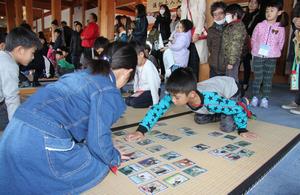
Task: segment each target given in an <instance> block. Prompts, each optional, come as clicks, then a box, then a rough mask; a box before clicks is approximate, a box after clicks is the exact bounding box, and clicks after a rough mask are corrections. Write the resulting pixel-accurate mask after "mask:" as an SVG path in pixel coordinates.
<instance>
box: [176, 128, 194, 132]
mask: <svg viewBox="0 0 300 195" xmlns="http://www.w3.org/2000/svg"><path fill="white" fill-rule="evenodd" d="M191 130H192V129H191V128H189V127H180V128H178V131H181V132H186V131H191Z"/></svg>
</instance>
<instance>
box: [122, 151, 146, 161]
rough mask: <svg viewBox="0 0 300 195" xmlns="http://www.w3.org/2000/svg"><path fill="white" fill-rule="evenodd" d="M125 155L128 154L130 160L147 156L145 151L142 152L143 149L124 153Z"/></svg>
mask: <svg viewBox="0 0 300 195" xmlns="http://www.w3.org/2000/svg"><path fill="white" fill-rule="evenodd" d="M124 155H125V156H128V157H129V158H130V159H129V160H134V159H137V158H141V157H143V156H146V154H145V153H143V152H141V151H133V152H131V153H128V154H124ZM129 160H122V162H127V161H129Z"/></svg>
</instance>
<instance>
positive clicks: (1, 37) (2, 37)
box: [0, 32, 7, 43]
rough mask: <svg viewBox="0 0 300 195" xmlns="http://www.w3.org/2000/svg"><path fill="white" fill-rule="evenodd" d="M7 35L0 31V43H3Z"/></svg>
mask: <svg viewBox="0 0 300 195" xmlns="http://www.w3.org/2000/svg"><path fill="white" fill-rule="evenodd" d="M6 36H7V33H3V32H1V33H0V43H5V38H6Z"/></svg>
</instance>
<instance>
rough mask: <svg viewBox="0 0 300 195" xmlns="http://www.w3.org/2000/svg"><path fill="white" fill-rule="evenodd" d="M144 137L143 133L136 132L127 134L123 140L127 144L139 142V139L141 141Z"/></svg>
mask: <svg viewBox="0 0 300 195" xmlns="http://www.w3.org/2000/svg"><path fill="white" fill-rule="evenodd" d="M144 137H145V136H144V135H143V133H141V132H139V131H136V132H133V133H129V134H128V135H127V136H126V137H125V140H126V141H128V142H133V141H139V140H141V139H143V138H144Z"/></svg>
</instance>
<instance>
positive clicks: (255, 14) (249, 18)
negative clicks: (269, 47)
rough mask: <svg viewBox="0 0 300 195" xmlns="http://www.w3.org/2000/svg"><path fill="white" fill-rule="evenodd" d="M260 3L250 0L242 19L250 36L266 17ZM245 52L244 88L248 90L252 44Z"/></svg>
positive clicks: (258, 0)
mask: <svg viewBox="0 0 300 195" xmlns="http://www.w3.org/2000/svg"><path fill="white" fill-rule="evenodd" d="M260 4H261V2H260V0H250V1H249V5H248V9H247V12H246V14H245V16H244V17H243V20H242V21H243V23H244V24H245V27H246V30H247V33H248V35H249V38H250V37H251V36H252V33H253V30H254V28H255V26H256V25H257V24H258V23H259V22H261V21H263V19H264V18H263V17H262V15H261V14H260V11H259V7H260ZM249 41H250V39H249ZM245 52H246V53H245V55H244V56H243V65H244V80H243V90H244V91H246V90H247V89H248V85H249V78H250V74H251V65H250V61H251V59H252V55H251V48H250V44H249V47H248V48H247V50H246V51H245Z"/></svg>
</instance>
